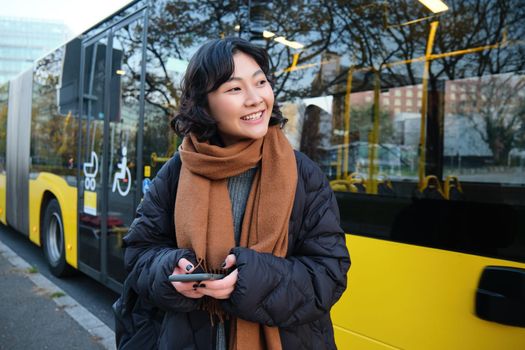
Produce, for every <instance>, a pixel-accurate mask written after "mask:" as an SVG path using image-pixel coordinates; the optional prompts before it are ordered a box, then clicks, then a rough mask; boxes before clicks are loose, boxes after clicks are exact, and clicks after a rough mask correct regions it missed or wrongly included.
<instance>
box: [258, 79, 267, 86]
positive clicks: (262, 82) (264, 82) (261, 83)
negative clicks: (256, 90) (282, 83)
mask: <svg viewBox="0 0 525 350" xmlns="http://www.w3.org/2000/svg"><path fill="white" fill-rule="evenodd" d="M267 82H268V81H267V80H266V79H263V80H259V85H264V84H266V83H267Z"/></svg>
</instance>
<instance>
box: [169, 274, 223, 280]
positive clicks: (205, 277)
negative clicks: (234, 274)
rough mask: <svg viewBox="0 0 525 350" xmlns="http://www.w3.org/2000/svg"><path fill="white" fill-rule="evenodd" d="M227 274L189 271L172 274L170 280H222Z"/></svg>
mask: <svg viewBox="0 0 525 350" xmlns="http://www.w3.org/2000/svg"><path fill="white" fill-rule="evenodd" d="M224 276H225V275H222V274H218V273H188V274H180V275H170V277H169V279H170V282H201V281H209V280H220V279H221V278H224Z"/></svg>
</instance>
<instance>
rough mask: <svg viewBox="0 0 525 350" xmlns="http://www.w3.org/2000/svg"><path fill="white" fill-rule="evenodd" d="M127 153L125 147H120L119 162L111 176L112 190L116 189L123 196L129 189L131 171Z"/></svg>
mask: <svg viewBox="0 0 525 350" xmlns="http://www.w3.org/2000/svg"><path fill="white" fill-rule="evenodd" d="M127 154H128V149H127V147H122V158H121V159H120V163H118V164H117V168H119V170H118V171H117V172H116V173H115V176H114V178H113V188H112V192H115V191H117V190H118V193H120V195H121V196H122V197H125V196H126V195H127V194H128V193H129V190H130V189H131V172H130V171H129V168H128V157H127Z"/></svg>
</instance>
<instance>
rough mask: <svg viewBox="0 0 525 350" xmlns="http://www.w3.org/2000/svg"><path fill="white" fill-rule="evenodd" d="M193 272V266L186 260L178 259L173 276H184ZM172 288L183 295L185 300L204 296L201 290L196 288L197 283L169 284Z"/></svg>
mask: <svg viewBox="0 0 525 350" xmlns="http://www.w3.org/2000/svg"><path fill="white" fill-rule="evenodd" d="M193 270H195V266H193V264H192V263H191V262H189V261H188V260H187V259H184V258H182V259H180V260H179V262H178V264H177V266H176V267H175V269H174V270H173V274H174V275H184V274H186V273H191V272H193ZM171 284H172V285H173V287H174V288H175V289H176V290H177V292H179V293H180V294H182V295H184V296H185V297H187V298H192V299H199V298H202V297H203V296H204V294H203V293H202V292H201V288H197V286H198V283H195V282H171Z"/></svg>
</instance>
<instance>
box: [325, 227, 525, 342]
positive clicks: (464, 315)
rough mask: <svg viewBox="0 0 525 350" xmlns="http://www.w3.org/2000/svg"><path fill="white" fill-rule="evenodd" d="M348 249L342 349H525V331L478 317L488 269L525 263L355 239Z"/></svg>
mask: <svg viewBox="0 0 525 350" xmlns="http://www.w3.org/2000/svg"><path fill="white" fill-rule="evenodd" d="M347 245H348V248H349V250H350V252H351V258H352V266H351V268H350V272H349V275H348V282H349V284H348V288H347V290H346V292H345V294H344V295H343V297H342V298H341V300H340V301H339V302H338V303H337V304H336V305H335V306H334V308H333V310H332V316H333V322H334V326H335V327H334V328H335V330H336V341H337V345H338V347H339V348H341V349H354V348H355V349H390V348H392V347H394V348H401V349H426V350H441V349H465V350H469V349H472V350H474V349H475V350H485V349H486V350H489V349H525V328H520V327H512V326H506V325H501V324H498V323H494V322H488V321H484V320H482V319H480V318H478V317H477V316H476V315H475V312H474V310H475V295H476V289H477V285H478V283H479V278H480V276H481V273H482V271H483V269H484V267H485V266H488V265H500V266H513V267H518V268H525V264H523V263H517V262H511V261H507V260H498V259H491V258H487V257H482V256H476V255H469V254H463V253H457V252H451V251H446V250H439V249H433V248H426V247H421V246H415V245H408V244H400V243H395V242H389V241H384V240H378V239H372V238H366V237H360V236H354V235H347ZM343 325H344V328H343ZM345 328H346V329H345ZM363 338H368V343H369V344H367V345H366V346H364V345H362V344H363ZM377 340H381V343H380V342H378V341H377ZM382 343H384V346H382V345H381V346H380V344H382ZM387 344H389V345H387Z"/></svg>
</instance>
